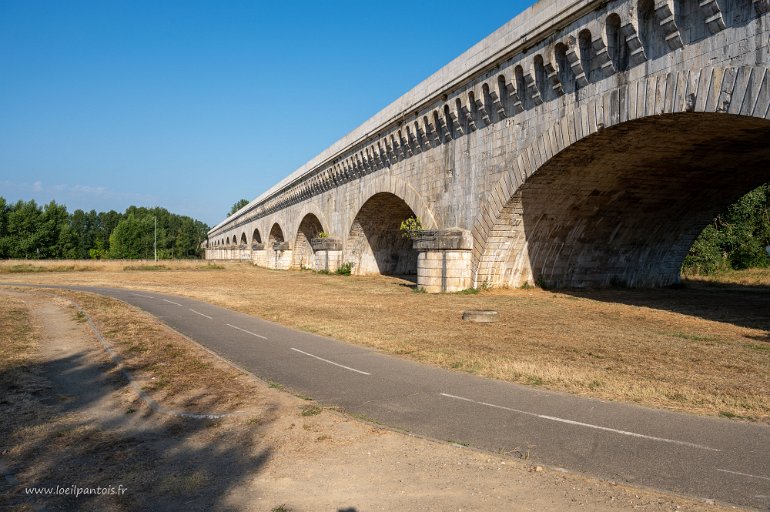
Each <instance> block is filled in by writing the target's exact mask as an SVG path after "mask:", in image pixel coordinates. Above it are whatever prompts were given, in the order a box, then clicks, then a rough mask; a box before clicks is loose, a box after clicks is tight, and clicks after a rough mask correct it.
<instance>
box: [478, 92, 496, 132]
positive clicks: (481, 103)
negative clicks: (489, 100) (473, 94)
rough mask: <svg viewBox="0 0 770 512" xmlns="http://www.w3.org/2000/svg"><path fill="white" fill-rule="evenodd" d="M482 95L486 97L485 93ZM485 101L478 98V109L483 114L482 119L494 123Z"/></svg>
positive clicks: (488, 123) (487, 122)
mask: <svg viewBox="0 0 770 512" xmlns="http://www.w3.org/2000/svg"><path fill="white" fill-rule="evenodd" d="M481 97H482V98H484V93H483V92H482V93H481ZM484 103H485V102H484V101H483V100H479V99H477V100H476V111H477V112H478V113H479V115H480V116H481V119H482V120H483V121H484V123H485V124H487V125H490V124H492V119H490V117H489V112H487V106H486V105H485V104H484Z"/></svg>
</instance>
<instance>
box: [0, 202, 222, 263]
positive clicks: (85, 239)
mask: <svg viewBox="0 0 770 512" xmlns="http://www.w3.org/2000/svg"><path fill="white" fill-rule="evenodd" d="M156 219H157V223H158V224H157V225H158V228H157V236H158V258H162V259H169V258H198V257H200V256H201V249H200V244H201V242H203V240H205V239H206V235H207V233H208V230H209V227H208V226H207V225H206V224H204V223H202V222H200V221H197V220H195V219H192V218H190V217H186V216H183V215H176V214H173V213H170V212H169V211H168V210H166V209H165V208H144V207H137V206H131V207H129V208H128V209H127V210H126V211H125V212H124V213H118V212H116V211H114V210H110V211H109V212H99V213H97V212H96V211H95V210H91V211H89V212H85V211H83V210H75V211H74V212H72V213H68V212H67V208H66V207H65V206H64V205H60V204H57V203H56V202H55V201H51V202H50V203H48V204H46V205H43V206H40V205H38V204H37V203H36V202H35V201H34V200H33V201H18V202H16V203H13V204H8V203H7V202H6V200H5V199H3V198H2V197H0V258H14V259H46V258H54V259H55V258H65V259H87V258H92V259H104V258H116V259H152V258H153V257H154V250H153V243H154V237H155V220H156Z"/></svg>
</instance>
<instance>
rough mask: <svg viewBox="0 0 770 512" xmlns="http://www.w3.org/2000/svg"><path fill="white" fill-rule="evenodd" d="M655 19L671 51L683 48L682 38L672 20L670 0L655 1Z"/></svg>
mask: <svg viewBox="0 0 770 512" xmlns="http://www.w3.org/2000/svg"><path fill="white" fill-rule="evenodd" d="M655 17H656V18H657V19H658V23H659V24H660V27H661V29H663V33H664V34H666V36H665V37H666V43H667V44H668V47H669V48H671V49H672V50H676V49H677V48H683V47H684V43H683V42H682V36H681V35H680V34H679V27H678V26H677V25H676V19H675V18H674V7H673V5H672V4H671V0H655Z"/></svg>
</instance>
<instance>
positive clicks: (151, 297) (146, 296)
mask: <svg viewBox="0 0 770 512" xmlns="http://www.w3.org/2000/svg"><path fill="white" fill-rule="evenodd" d="M131 295H133V296H134V297H144V298H145V299H154V298H155V297H153V296H152V295H142V294H141V293H132V294H131Z"/></svg>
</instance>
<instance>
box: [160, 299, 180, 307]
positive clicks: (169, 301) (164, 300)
mask: <svg viewBox="0 0 770 512" xmlns="http://www.w3.org/2000/svg"><path fill="white" fill-rule="evenodd" d="M163 302H168V303H169V304H173V305H175V306H181V304H180V303H178V302H174V301H173V300H168V299H163Z"/></svg>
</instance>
